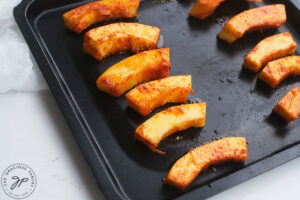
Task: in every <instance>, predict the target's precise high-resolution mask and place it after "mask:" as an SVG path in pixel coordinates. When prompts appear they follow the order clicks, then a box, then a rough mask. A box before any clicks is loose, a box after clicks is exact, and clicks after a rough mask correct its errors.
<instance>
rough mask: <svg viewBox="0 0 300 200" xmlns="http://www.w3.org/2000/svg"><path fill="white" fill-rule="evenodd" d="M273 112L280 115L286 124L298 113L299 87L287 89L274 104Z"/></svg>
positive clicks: (299, 107)
mask: <svg viewBox="0 0 300 200" xmlns="http://www.w3.org/2000/svg"><path fill="white" fill-rule="evenodd" d="M274 112H276V113H277V114H278V115H280V116H281V117H282V118H283V119H284V120H285V121H286V123H287V124H289V123H290V122H292V121H294V120H296V119H297V118H298V117H299V115H300V87H296V88H294V89H292V90H291V91H289V92H288V93H287V94H286V95H285V96H284V97H283V98H282V99H281V100H280V101H279V103H278V104H277V105H276V106H275V108H274Z"/></svg>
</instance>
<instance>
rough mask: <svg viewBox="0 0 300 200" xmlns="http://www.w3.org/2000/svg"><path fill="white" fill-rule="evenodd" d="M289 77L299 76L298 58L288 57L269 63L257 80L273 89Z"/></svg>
mask: <svg viewBox="0 0 300 200" xmlns="http://www.w3.org/2000/svg"><path fill="white" fill-rule="evenodd" d="M290 75H294V76H296V75H300V56H289V57H285V58H281V59H278V60H275V61H272V62H269V63H268V65H267V66H266V67H265V68H264V69H263V70H262V72H261V73H260V74H259V77H258V78H259V79H260V80H262V81H264V82H265V83H267V84H268V85H270V86H271V87H273V88H274V87H276V85H278V84H279V83H280V82H281V81H282V80H283V79H284V78H286V77H287V76H290Z"/></svg>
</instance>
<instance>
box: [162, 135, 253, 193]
mask: <svg viewBox="0 0 300 200" xmlns="http://www.w3.org/2000/svg"><path fill="white" fill-rule="evenodd" d="M247 158H248V151H247V143H246V138H243V137H227V138H223V139H220V140H217V141H214V142H211V143H208V144H205V145H203V146H200V147H198V148H196V149H194V150H192V151H190V152H188V153H187V154H185V155H184V156H183V157H181V158H180V159H179V160H177V161H176V162H175V164H174V165H173V166H172V168H171V170H170V171H169V173H168V176H167V178H166V179H165V183H166V184H169V185H172V186H174V187H177V188H179V189H181V190H184V189H185V188H186V187H187V186H188V185H189V184H190V183H191V182H192V181H193V180H194V179H195V178H196V177H197V176H198V174H199V173H200V172H202V171H203V170H205V169H207V168H208V167H209V166H210V165H215V164H219V163H223V162H227V161H234V162H245V161H246V160H247Z"/></svg>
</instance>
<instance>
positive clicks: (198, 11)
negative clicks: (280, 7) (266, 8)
mask: <svg viewBox="0 0 300 200" xmlns="http://www.w3.org/2000/svg"><path fill="white" fill-rule="evenodd" d="M223 1H224V0H197V2H196V3H195V4H194V6H193V8H192V9H191V11H190V12H189V15H190V16H193V17H196V18H198V19H205V18H206V17H208V16H210V15H211V14H213V12H214V11H215V10H216V8H217V7H218V6H219V5H220V4H221V3H222V2H223ZM246 1H262V0H246Z"/></svg>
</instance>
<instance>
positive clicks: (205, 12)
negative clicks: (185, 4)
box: [189, 0, 224, 19]
mask: <svg viewBox="0 0 300 200" xmlns="http://www.w3.org/2000/svg"><path fill="white" fill-rule="evenodd" d="M223 1H224V0H198V1H197V2H196V3H195V5H194V7H193V8H192V9H191V11H190V12H189V15H190V16H193V17H196V18H199V19H205V18H206V17H208V16H210V15H211V14H213V12H214V11H215V9H216V8H217V7H218V6H219V5H220V4H221V3H222V2H223Z"/></svg>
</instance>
